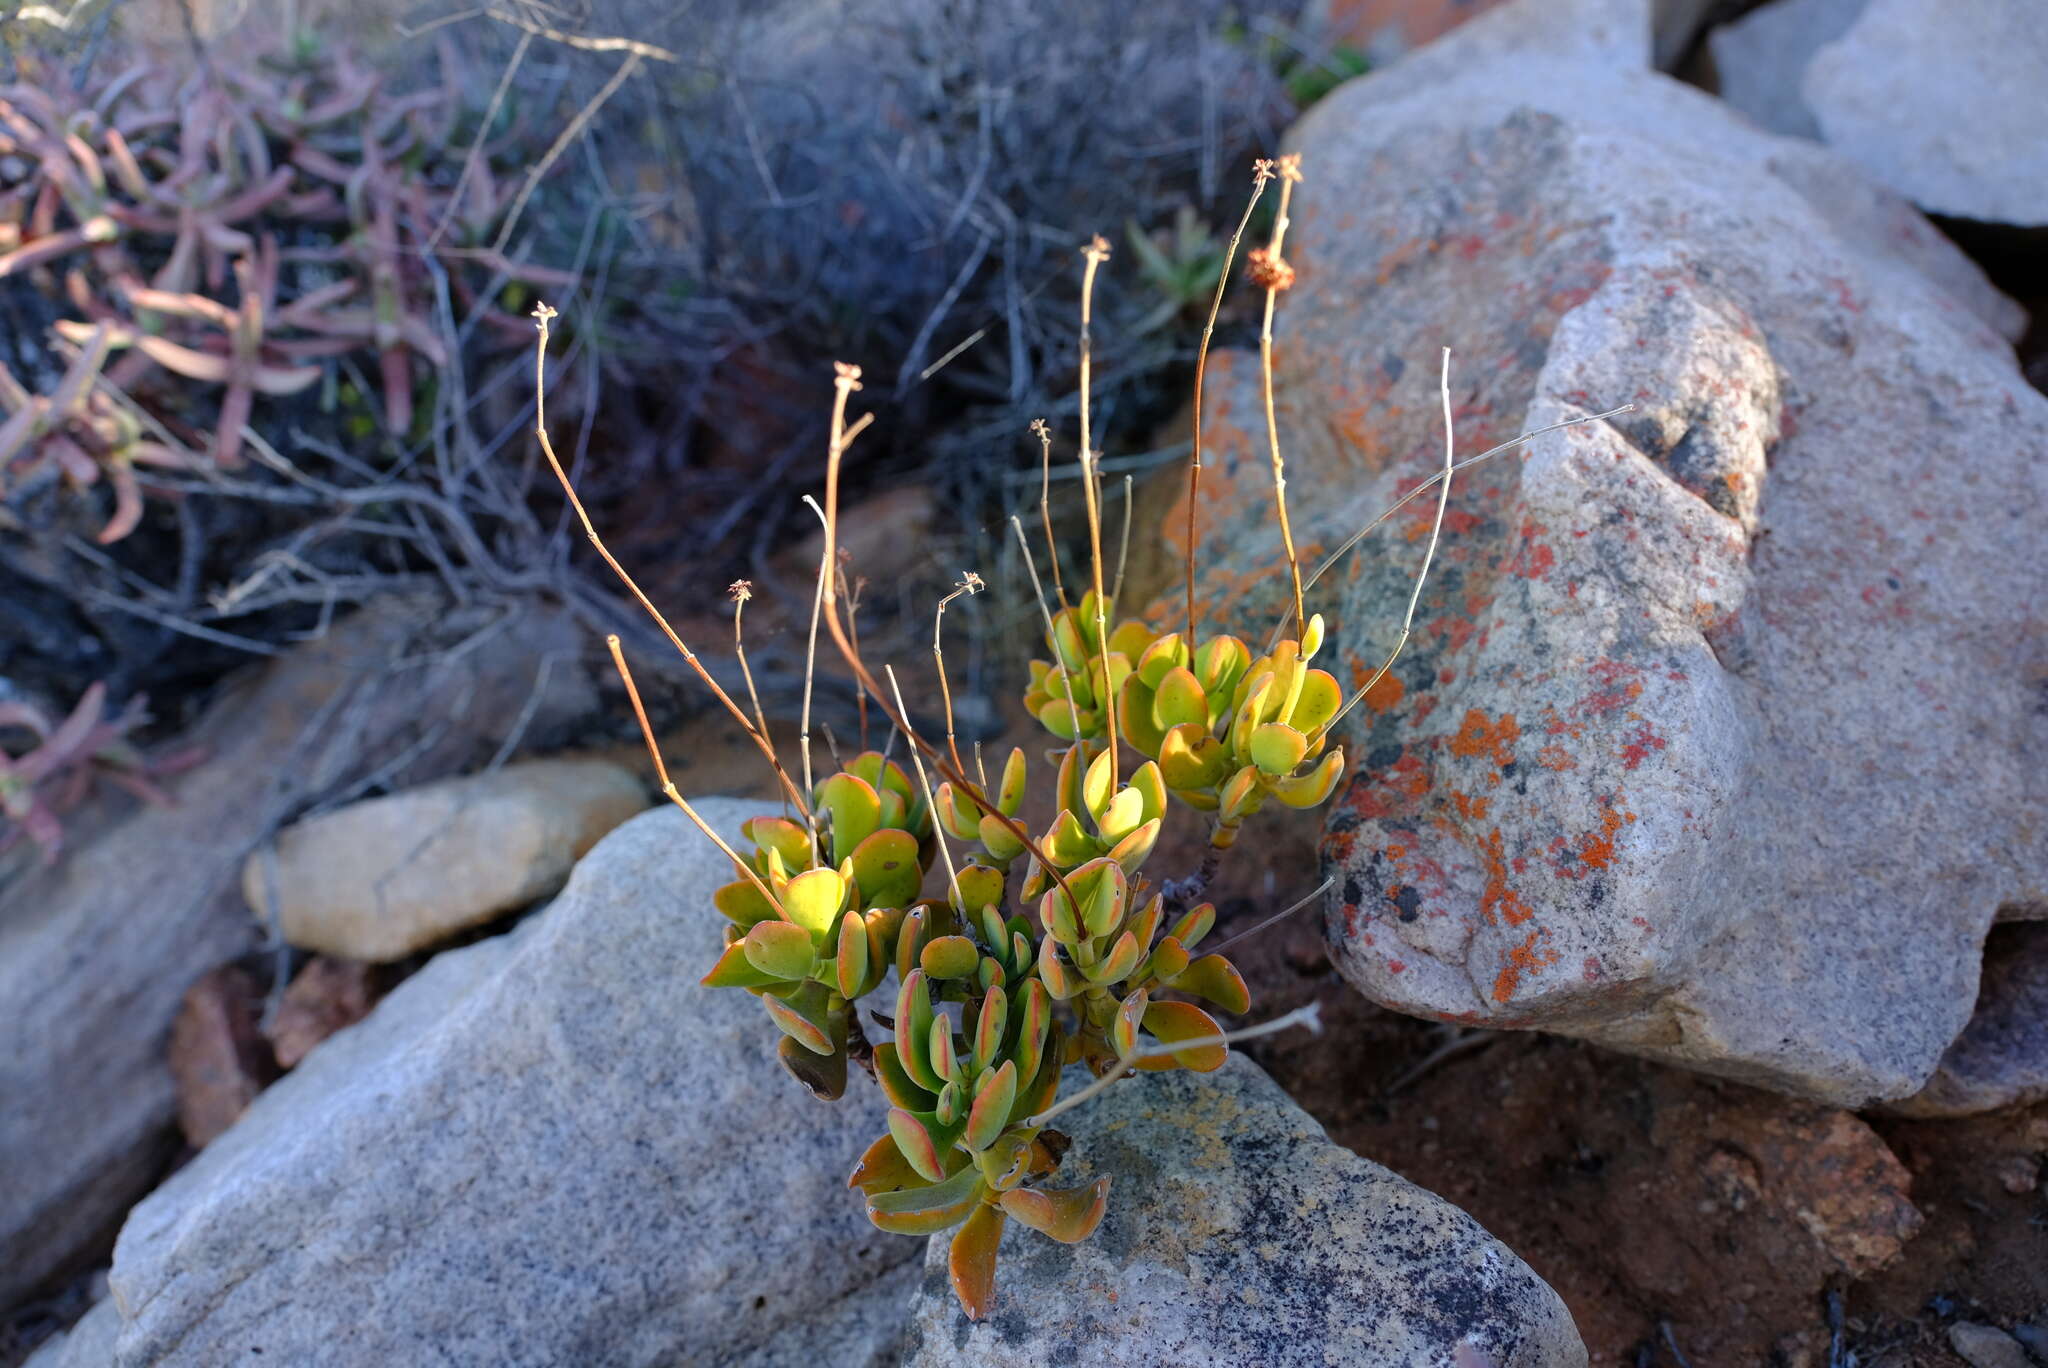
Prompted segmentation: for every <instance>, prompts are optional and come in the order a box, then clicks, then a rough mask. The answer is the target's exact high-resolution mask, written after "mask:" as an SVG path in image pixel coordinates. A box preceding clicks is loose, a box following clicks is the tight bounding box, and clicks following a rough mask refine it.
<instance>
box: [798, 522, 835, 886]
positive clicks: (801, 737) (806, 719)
mask: <svg viewBox="0 0 2048 1368" xmlns="http://www.w3.org/2000/svg"><path fill="white" fill-rule="evenodd" d="M804 502H805V503H807V504H809V505H810V506H811V511H812V512H814V513H816V514H817V515H818V521H819V522H820V523H823V522H824V521H825V510H824V509H822V508H820V507H818V501H817V500H816V499H814V498H812V497H811V496H810V495H808V494H806V495H804ZM831 574H832V566H831V563H830V562H829V561H826V560H824V559H823V558H820V559H819V561H818V580H817V585H816V587H815V588H814V589H813V590H812V591H811V633H810V636H809V638H808V639H807V640H806V641H805V643H804V706H803V718H802V721H801V722H800V723H799V724H798V725H799V728H800V730H799V733H798V740H797V746H798V748H799V749H800V750H801V751H802V752H803V764H804V792H805V793H816V792H817V791H818V784H817V778H816V776H815V774H814V772H813V771H812V769H811V684H812V681H813V680H814V679H815V678H816V677H817V673H818V615H819V613H820V612H822V611H823V610H824V606H825V582H826V580H827V579H829V578H830V576H831ZM828 735H829V734H828ZM832 759H833V762H834V763H835V764H836V763H837V762H838V759H839V751H838V747H836V746H835V747H833V752H832ZM818 859H819V855H818V820H817V816H816V814H813V815H812V817H811V867H812V868H813V869H815V868H817V867H818Z"/></svg>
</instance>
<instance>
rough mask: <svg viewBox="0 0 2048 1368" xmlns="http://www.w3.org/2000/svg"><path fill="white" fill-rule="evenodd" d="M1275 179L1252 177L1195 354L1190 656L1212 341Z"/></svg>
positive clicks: (1265, 165) (1264, 165)
mask: <svg viewBox="0 0 2048 1368" xmlns="http://www.w3.org/2000/svg"><path fill="white" fill-rule="evenodd" d="M1272 178H1273V164H1272V163H1271V162H1269V161H1261V162H1259V163H1258V165H1257V167H1256V169H1255V170H1254V171H1253V173H1252V197H1251V199H1249V200H1247V201H1246V202H1245V206H1244V216H1243V217H1242V218H1240V219H1238V221H1237V231H1236V232H1234V233H1232V234H1231V235H1230V245H1229V246H1228V247H1226V248H1225V249H1224V251H1223V270H1222V273H1221V274H1219V275H1218V276H1217V277H1216V294H1215V297H1214V298H1212V299H1211V300H1210V301H1209V321H1208V322H1206V323H1204V324H1203V325H1202V345H1201V346H1200V347H1198V348H1197V349H1196V351H1195V416H1194V434H1193V448H1194V449H1193V451H1192V453H1191V454H1190V456H1189V458H1188V539H1187V563H1188V567H1187V568H1188V578H1187V594H1188V654H1189V656H1193V655H1194V653H1195V536H1196V526H1195V510H1196V505H1198V504H1199V503H1200V502H1201V497H1202V381H1203V379H1204V377H1205V376H1206V375H1207V374H1208V369H1209V340H1210V338H1211V337H1213V336H1214V335H1215V333H1216V315H1217V314H1218V313H1220V312H1222V309H1223V292H1224V290H1225V289H1227V288H1229V285H1230V263H1231V262H1232V261H1235V260H1236V259H1237V244H1238V243H1239V242H1240V241H1242V240H1243V238H1244V230H1245V228H1246V227H1247V226H1248V225H1249V224H1250V223H1251V221H1252V210H1254V209H1256V208H1258V205H1259V196H1260V195H1261V194H1263V193H1265V189H1266V182H1267V181H1269V180H1271V179H1272Z"/></svg>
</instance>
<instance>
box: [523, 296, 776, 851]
mask: <svg viewBox="0 0 2048 1368" xmlns="http://www.w3.org/2000/svg"><path fill="white" fill-rule="evenodd" d="M554 316H555V311H554V310H553V309H551V308H549V307H548V306H547V305H546V304H541V305H539V306H537V307H536V308H535V309H534V311H533V317H534V320H535V321H536V322H537V323H538V324H539V327H540V343H539V346H538V347H537V348H536V349H535V352H534V362H533V420H534V421H533V432H534V436H536V437H538V438H539V439H540V450H541V455H543V456H545V457H546V458H547V462H548V468H549V469H550V470H552V471H554V472H555V479H556V480H557V481H558V482H559V483H560V484H561V486H562V493H563V494H564V495H565V496H567V498H568V500H569V507H570V508H572V509H574V510H575V512H576V520H577V521H578V522H580V523H582V524H583V534H584V536H586V537H588V538H589V539H590V544H591V545H592V546H594V547H596V548H597V554H598V555H599V556H602V557H603V558H604V563H605V564H606V565H608V566H610V567H611V569H612V573H613V574H615V575H617V576H618V577H619V582H620V583H621V584H624V585H625V586H626V588H627V589H628V590H629V591H630V592H631V593H632V595H633V598H634V599H635V600H636V601H637V602H638V603H639V604H640V606H641V607H642V608H643V609H645V610H646V611H647V615H648V616H649V617H651V618H653V619H654V624H655V626H657V627H659V628H661V633H662V635H663V636H665V637H667V638H668V641H669V644H670V645H671V646H673V647H675V648H676V650H677V652H678V653H680V654H681V656H682V657H683V660H684V662H685V663H686V664H688V665H689V667H690V668H691V669H692V670H694V671H695V672H696V674H697V678H698V679H700V680H702V681H703V682H704V686H705V687H706V688H708V689H710V690H711V695H712V697H714V698H716V699H717V700H718V701H719V703H721V704H722V705H724V707H725V710H726V711H727V712H728V713H731V714H732V718H733V720H734V721H735V722H737V723H739V724H740V728H741V730H743V731H745V732H746V734H747V736H748V737H749V738H751V739H752V741H753V743H754V745H755V746H756V747H758V748H759V750H760V752H761V754H762V755H764V756H766V757H767V758H768V763H769V765H770V766H772V767H773V768H774V770H775V777H776V778H777V779H778V780H780V781H781V783H782V789H783V792H784V793H786V794H788V795H789V798H790V801H791V802H793V803H794V804H795V805H796V810H797V811H798V812H801V813H802V814H804V819H805V820H806V821H809V820H810V815H811V808H810V804H809V803H807V802H805V801H804V796H803V795H802V794H800V793H798V792H797V791H796V785H795V784H793V783H791V782H790V778H789V774H788V772H787V771H785V770H784V769H783V768H782V761H781V759H780V758H779V757H778V756H777V755H776V754H775V746H774V744H773V743H772V742H770V741H769V739H768V736H767V733H766V732H765V731H761V730H757V729H756V728H755V726H754V724H753V723H752V722H751V721H749V720H748V718H747V715H746V713H745V712H744V711H743V710H742V709H741V708H740V705H739V704H738V703H736V702H734V701H733V698H732V695H731V694H729V693H727V692H726V691H725V690H724V688H722V687H721V686H720V685H719V683H718V681H717V680H715V679H713V678H712V677H711V672H710V671H709V670H706V669H705V668H704V665H703V663H702V662H701V661H699V660H698V659H697V653H696V652H695V651H693V650H691V649H690V648H689V646H688V645H686V644H685V643H684V641H683V639H682V638H681V637H679V636H677V635H676V630H675V628H673V627H671V626H669V622H668V619H667V618H665V617H663V616H662V615H661V610H660V609H659V608H656V607H655V606H654V603H653V601H652V600H650V599H649V598H648V597H647V595H646V594H645V593H644V592H642V590H641V588H640V586H639V584H638V583H637V582H636V581H635V580H634V579H633V577H632V576H631V575H629V574H627V573H626V567H625V566H623V565H620V564H619V562H618V561H617V560H616V559H615V558H614V557H613V556H612V553H611V549H610V548H609V547H607V546H606V545H605V544H604V538H602V537H600V536H598V534H597V527H596V525H595V524H593V523H592V522H591V521H590V514H589V512H588V511H586V510H585V509H584V507H583V500H582V499H580V498H578V497H577V495H576V487H575V486H574V485H573V484H571V483H570V482H569V472H568V471H566V470H564V469H563V468H562V462H561V460H560V459H559V458H557V457H556V455H555V444H554V443H553V442H551V441H549V440H548V422H547V408H546V404H547V366H548V320H549V319H551V318H553V317H554Z"/></svg>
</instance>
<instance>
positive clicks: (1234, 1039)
mask: <svg viewBox="0 0 2048 1368" xmlns="http://www.w3.org/2000/svg"><path fill="white" fill-rule="evenodd" d="M1296 1026H1306V1027H1308V1029H1309V1030H1311V1031H1314V1032H1316V1033H1317V1034H1321V1033H1322V1029H1323V1004H1322V1003H1320V1002H1307V1003H1303V1004H1302V1005H1301V1006H1299V1007H1297V1008H1295V1009H1294V1010H1293V1011H1291V1012H1289V1013H1287V1015H1285V1016H1277V1017H1274V1018H1273V1019H1272V1020H1271V1021H1262V1022H1260V1023H1259V1024H1258V1025H1256V1026H1246V1027H1243V1028H1242V1029H1240V1030H1235V1031H1219V1032H1218V1033H1217V1034H1215V1035H1206V1036H1196V1037H1194V1038H1193V1039H1192V1040H1176V1041H1174V1042H1173V1043H1172V1044H1171V1045H1164V1044H1162V1045H1145V1046H1142V1047H1140V1048H1139V1049H1137V1050H1135V1051H1133V1052H1132V1053H1130V1054H1127V1055H1123V1056H1120V1057H1119V1058H1118V1059H1117V1062H1116V1063H1115V1064H1113V1065H1111V1066H1110V1069H1109V1071H1108V1072H1107V1073H1105V1074H1103V1075H1102V1077H1100V1078H1098V1079H1096V1080H1095V1081H1094V1082H1093V1083H1090V1084H1089V1085H1088V1086H1087V1087H1085V1088H1083V1089H1081V1091H1079V1092H1077V1093H1075V1094H1073V1095H1072V1096H1071V1097H1063V1098H1061V1099H1060V1100H1059V1101H1058V1102H1056V1103H1054V1104H1053V1105H1052V1106H1050V1107H1047V1108H1046V1109H1045V1110H1044V1111H1042V1112H1040V1113H1038V1114H1037V1115H1036V1116H1029V1117H1026V1118H1025V1119H1024V1124H1025V1125H1027V1126H1030V1127H1033V1128H1034V1129H1035V1128H1036V1127H1039V1126H1043V1125H1045V1124H1046V1123H1047V1122H1049V1121H1051V1120H1052V1119H1053V1118H1054V1117H1055V1116H1058V1115H1060V1114H1061V1113H1062V1112H1069V1111H1072V1110H1073V1109H1074V1108H1076V1107H1078V1106H1080V1105H1081V1104H1082V1103H1083V1102H1092V1101H1094V1100H1095V1099H1096V1098H1097V1097H1098V1096H1100V1095H1101V1094H1102V1093H1104V1092H1105V1091H1107V1090H1108V1089H1109V1088H1110V1087H1111V1086H1112V1085H1113V1084H1115V1083H1116V1082H1118V1081H1119V1080H1120V1079H1122V1078H1124V1077H1125V1076H1126V1074H1128V1073H1129V1071H1130V1068H1131V1066H1132V1065H1133V1064H1136V1063H1137V1062H1138V1061H1139V1060H1141V1059H1159V1058H1161V1057H1163V1056H1165V1055H1177V1054H1180V1053H1181V1052H1183V1051H1185V1050H1200V1049H1206V1048H1207V1047H1209V1046H1211V1045H1235V1044H1237V1043H1238V1042H1239V1041H1243V1040H1257V1039H1258V1038H1259V1037H1261V1036H1269V1035H1277V1034H1278V1033H1279V1032H1281V1031H1289V1030H1292V1029H1294V1028H1295V1027H1296Z"/></svg>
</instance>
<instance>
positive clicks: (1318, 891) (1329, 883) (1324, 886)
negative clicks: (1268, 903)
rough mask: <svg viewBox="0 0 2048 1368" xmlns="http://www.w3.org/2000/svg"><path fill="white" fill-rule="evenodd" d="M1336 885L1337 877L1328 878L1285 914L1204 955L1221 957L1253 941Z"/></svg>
mask: <svg viewBox="0 0 2048 1368" xmlns="http://www.w3.org/2000/svg"><path fill="white" fill-rule="evenodd" d="M1336 883H1337V879H1336V876H1335V875H1332V876H1330V877H1329V878H1327V879H1325V880H1323V881H1322V882H1321V883H1320V884H1317V885H1316V887H1315V889H1314V890H1313V891H1312V892H1310V893H1309V895H1308V896H1307V897H1305V898H1303V899H1301V900H1300V901H1299V902H1296V903H1294V904H1292V905H1290V906H1289V907H1288V908H1287V910H1286V911H1284V912H1275V913H1274V914H1273V915H1272V916H1270V917H1268V918H1266V919H1265V920H1264V921H1262V922H1260V923H1259V924H1258V925H1257V926H1248V927H1246V928H1245V929H1244V930H1242V931H1240V932H1238V933H1237V934H1236V935H1234V936H1232V937H1231V938H1230V939H1229V940H1227V941H1223V942H1222V943H1220V944H1218V945H1212V946H1210V947H1209V948H1208V949H1207V950H1205V951H1204V952H1203V953H1204V954H1209V955H1220V954H1222V953H1223V952H1224V951H1225V950H1228V949H1229V948H1230V947H1231V946H1233V945H1236V944H1237V943H1238V942H1239V941H1246V940H1250V939H1251V938H1252V937H1253V936H1256V935H1258V934H1259V932H1261V931H1263V930H1265V929H1266V928H1267V927H1269V926H1272V925H1273V924H1275V923H1276V922H1284V921H1286V920H1287V919H1288V918H1289V917H1291V916H1293V915H1294V914H1295V913H1297V912H1299V911H1301V909H1302V908H1304V907H1307V906H1308V905H1309V904H1310V903H1312V902H1314V901H1315V900H1316V899H1317V898H1320V897H1322V896H1323V894H1325V893H1327V892H1329V891H1330V890H1331V888H1333V887H1335V886H1336Z"/></svg>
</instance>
